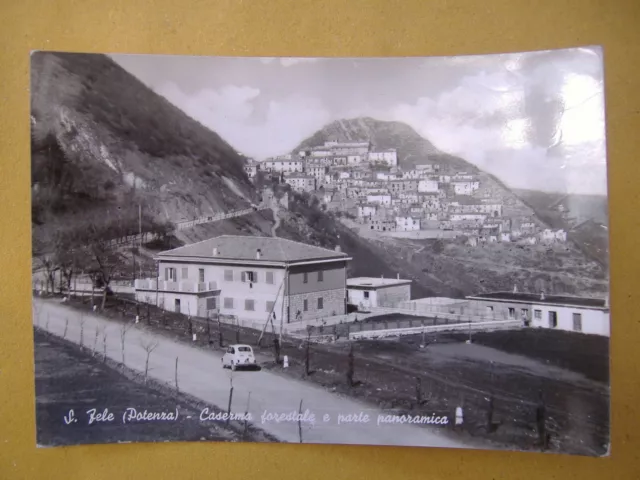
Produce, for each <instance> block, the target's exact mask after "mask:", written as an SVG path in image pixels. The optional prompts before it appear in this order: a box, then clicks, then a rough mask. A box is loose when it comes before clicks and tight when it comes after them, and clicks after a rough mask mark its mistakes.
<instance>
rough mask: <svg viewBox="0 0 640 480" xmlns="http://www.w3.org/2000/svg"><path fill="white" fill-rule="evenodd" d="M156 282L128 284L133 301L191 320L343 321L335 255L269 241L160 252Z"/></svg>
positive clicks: (341, 276) (340, 269) (343, 260)
mask: <svg viewBox="0 0 640 480" xmlns="http://www.w3.org/2000/svg"><path fill="white" fill-rule="evenodd" d="M155 260H156V261H157V263H158V278H157V279H144V280H142V279H139V280H136V281H135V296H136V299H137V300H138V301H141V302H146V303H151V304H156V305H158V306H159V307H161V308H164V309H165V310H170V311H176V312H179V313H183V314H186V315H191V316H194V317H204V318H207V317H212V318H215V317H216V315H218V314H220V315H225V316H233V317H235V318H237V319H238V320H239V321H241V323H243V324H245V325H248V326H254V327H255V326H257V325H258V324H260V323H261V322H262V324H264V322H266V321H267V319H268V318H269V315H275V319H276V322H278V323H279V322H280V321H282V322H283V323H290V322H295V321H300V320H309V319H315V318H322V317H329V316H334V315H343V314H345V313H346V266H347V262H348V261H349V260H351V258H350V257H349V256H348V255H346V254H345V253H342V252H340V251H339V250H337V251H334V250H329V249H326V248H321V247H315V246H312V245H306V244H304V243H299V242H294V241H292V240H286V239H283V238H277V237H251V236H234V235H223V236H220V237H215V238H211V239H208V240H204V241H202V242H198V243H194V244H191V245H186V246H184V247H179V248H175V249H173V250H168V251H165V252H161V253H159V254H158V255H157V257H156V259H155Z"/></svg>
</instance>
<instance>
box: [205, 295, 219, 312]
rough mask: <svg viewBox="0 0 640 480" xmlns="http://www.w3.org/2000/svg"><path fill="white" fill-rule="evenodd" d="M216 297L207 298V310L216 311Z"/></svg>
mask: <svg viewBox="0 0 640 480" xmlns="http://www.w3.org/2000/svg"><path fill="white" fill-rule="evenodd" d="M216 305H217V302H216V297H209V298H207V310H215V309H216Z"/></svg>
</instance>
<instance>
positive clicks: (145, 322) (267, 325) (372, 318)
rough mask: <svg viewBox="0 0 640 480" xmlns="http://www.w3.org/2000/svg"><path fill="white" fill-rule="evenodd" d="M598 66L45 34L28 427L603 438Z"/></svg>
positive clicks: (557, 55) (496, 442)
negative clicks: (102, 46) (111, 48)
mask: <svg viewBox="0 0 640 480" xmlns="http://www.w3.org/2000/svg"><path fill="white" fill-rule="evenodd" d="M603 81H604V80H603V62H602V51H601V49H600V48H599V47H584V48H574V49H564V50H552V51H538V52H525V53H508V54H495V55H477V56H460V57H434V58H417V57H416V58H251V57H244V58H240V57H193V56H168V55H167V56H164V55H125V54H104V55H103V54H82V53H63V52H44V51H38V52H33V53H32V54H31V112H30V113H31V114H30V123H31V171H32V175H31V194H32V230H33V237H32V238H33V245H32V259H33V264H32V274H33V285H32V287H33V299H32V302H33V328H34V351H35V375H34V376H35V393H36V423H37V425H36V432H37V445H38V446H39V447H55V446H64V445H77V444H104V443H130V442H168V441H190V442H194V441H212V442H276V443H277V442H286V443H308V444H352V445H393V446H413V447H450V448H472V449H502V450H522V451H530V452H550V453H563V454H574V455H585V456H605V455H608V454H609V451H610V435H609V421H610V414H609V398H610V388H609V336H610V318H609V308H610V306H609V259H608V256H609V252H608V244H609V241H608V207H607V180H606V179H607V162H606V145H605V124H604V87H603ZM123 448H125V447H123Z"/></svg>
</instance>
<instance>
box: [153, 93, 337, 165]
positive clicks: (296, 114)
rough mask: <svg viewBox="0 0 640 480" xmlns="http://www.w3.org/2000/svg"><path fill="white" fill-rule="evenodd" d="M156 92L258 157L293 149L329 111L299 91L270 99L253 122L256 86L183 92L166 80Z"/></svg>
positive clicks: (231, 142)
mask: <svg viewBox="0 0 640 480" xmlns="http://www.w3.org/2000/svg"><path fill="white" fill-rule="evenodd" d="M158 93H160V94H161V95H163V96H164V97H165V98H167V99H168V100H169V101H170V102H172V103H173V104H174V105H176V106H177V107H179V108H181V109H182V110H183V111H185V112H186V113H187V114H188V115H189V116H191V117H193V118H194V119H196V120H198V121H199V122H201V123H202V124H203V125H205V126H206V127H208V128H210V129H211V130H213V131H215V132H216V133H218V134H219V135H220V136H222V138H224V139H225V140H226V141H228V142H229V143H230V144H231V145H232V146H233V147H234V148H236V149H237V150H240V151H242V152H243V153H244V154H246V155H249V156H254V157H256V158H259V159H261V158H264V157H267V156H272V155H278V154H281V153H283V152H287V151H290V150H292V149H293V148H294V147H296V146H297V144H298V143H299V142H300V141H302V139H304V138H305V137H307V136H309V135H311V134H313V133H314V132H315V131H316V130H317V129H318V128H319V127H320V126H322V125H324V124H325V123H327V122H328V121H330V115H329V112H328V111H327V110H326V109H325V108H324V107H323V105H322V104H321V103H320V101H319V100H318V99H316V98H313V97H308V96H303V95H298V94H291V95H289V96H288V97H286V98H283V99H279V100H271V101H269V102H268V103H267V106H266V112H265V115H264V119H263V121H261V122H256V121H255V120H254V118H253V112H254V105H253V103H254V101H256V100H257V99H258V97H259V95H260V90H259V89H257V88H253V87H246V86H245V87H237V86H233V85H227V86H225V87H223V88H221V89H219V90H214V89H202V90H200V91H198V92H197V93H195V94H186V93H185V92H183V91H182V90H181V89H180V88H179V87H178V86H177V85H176V84H173V83H168V84H166V85H164V86H163V87H162V88H160V89H158Z"/></svg>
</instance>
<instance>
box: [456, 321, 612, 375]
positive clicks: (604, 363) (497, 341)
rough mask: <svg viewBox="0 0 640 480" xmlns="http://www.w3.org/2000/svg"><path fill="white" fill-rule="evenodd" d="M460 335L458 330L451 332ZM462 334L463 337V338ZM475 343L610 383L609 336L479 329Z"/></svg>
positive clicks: (547, 331) (541, 330)
mask: <svg viewBox="0 0 640 480" xmlns="http://www.w3.org/2000/svg"><path fill="white" fill-rule="evenodd" d="M451 336H452V338H458V336H457V334H455V335H454V334H451ZM463 337H464V336H460V338H459V339H463ZM473 341H474V343H479V344H481V345H485V346H487V347H491V348H495V349H497V350H502V351H504V352H507V353H514V354H517V355H524V356H526V357H529V358H534V359H536V360H542V361H544V362H548V363H550V364H552V365H556V366H558V367H561V368H566V369H567V370H571V371H572V372H576V373H580V374H582V375H584V376H585V377H587V378H590V379H592V380H595V381H597V382H602V383H605V384H608V383H609V338H608V337H603V336H600V335H586V334H581V333H574V332H564V331H560V330H549V329H544V328H540V329H538V328H536V329H522V330H516V331H497V332H478V333H474V334H473Z"/></svg>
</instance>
